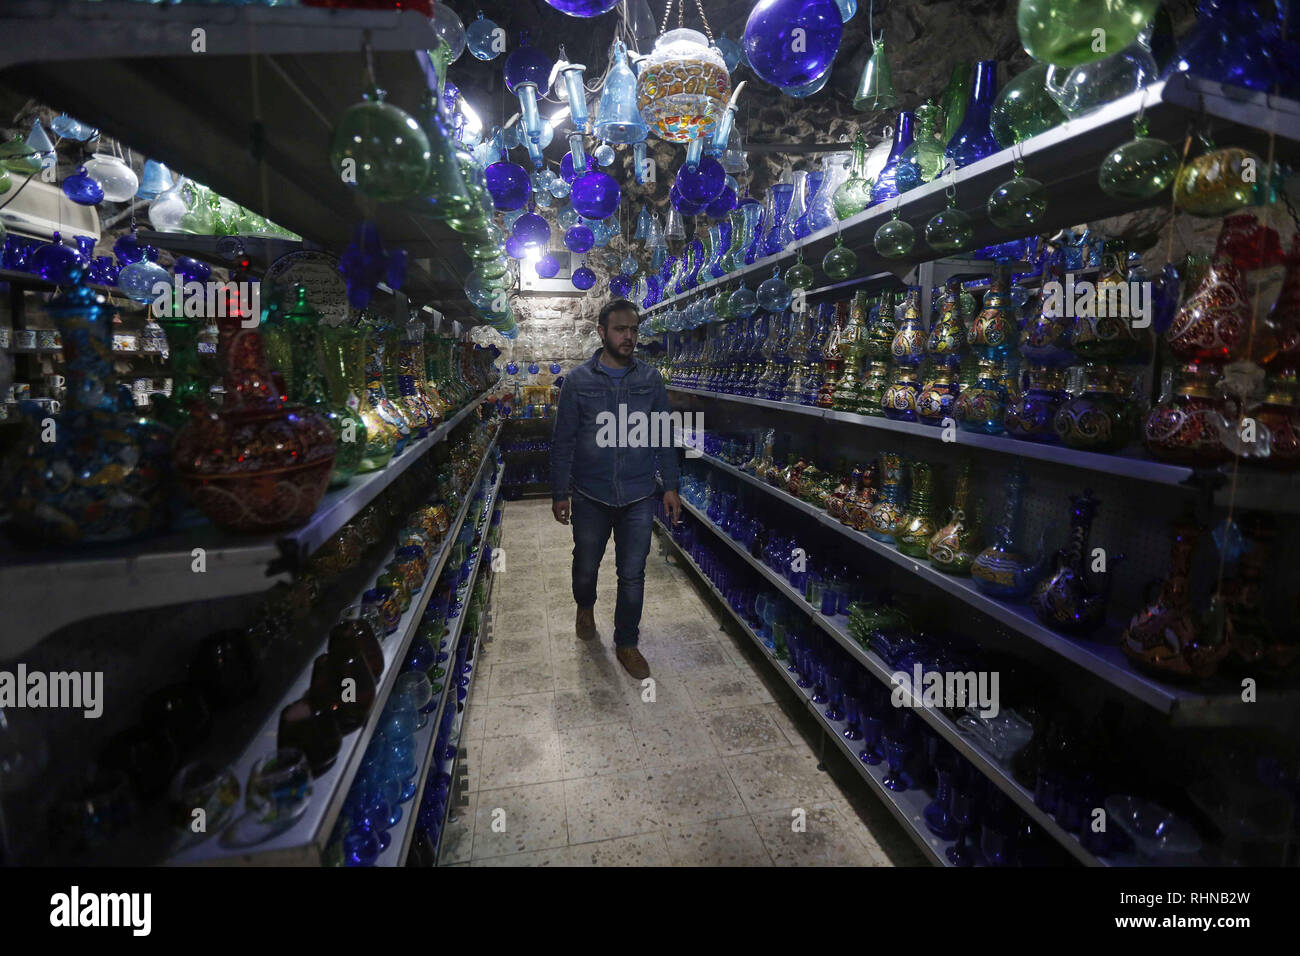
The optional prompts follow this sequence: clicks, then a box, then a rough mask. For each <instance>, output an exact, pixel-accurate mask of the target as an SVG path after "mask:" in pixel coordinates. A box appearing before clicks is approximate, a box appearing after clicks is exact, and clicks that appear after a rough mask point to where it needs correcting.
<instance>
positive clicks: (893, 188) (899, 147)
mask: <svg viewBox="0 0 1300 956" xmlns="http://www.w3.org/2000/svg"><path fill="white" fill-rule="evenodd" d="M913 118H914V117H913V115H912V114H911V113H910V112H902V113H899V114H898V125H897V126H896V127H895V128H894V140H893V144H892V145H891V146H890V150H889V157H888V158H887V159H886V160H885V165H884V166H883V167H882V168H881V170H880V172H879V173H877V174H876V181H875V185H873V186H872V187H871V203H872V205H875V204H876V203H878V202H884V201H885V200H886V199H893V198H894V197H895V196H897V195H898V185H897V182H896V179H897V175H898V163H899V161H900V160H901V159H902V158H903V152H904V150H906V149H907V148H908V147H909V146H911V145H912V142H913V135H914V128H913V125H912V123H913Z"/></svg>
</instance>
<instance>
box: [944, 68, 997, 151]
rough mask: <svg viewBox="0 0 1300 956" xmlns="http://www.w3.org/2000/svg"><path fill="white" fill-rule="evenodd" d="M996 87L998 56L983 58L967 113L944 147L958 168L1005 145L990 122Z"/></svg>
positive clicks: (967, 105)
mask: <svg viewBox="0 0 1300 956" xmlns="http://www.w3.org/2000/svg"><path fill="white" fill-rule="evenodd" d="M997 87H998V62H997V60H980V61H979V63H977V64H976V65H975V83H974V85H972V86H971V91H970V99H969V100H968V101H967V103H966V113H965V115H964V116H963V117H962V121H961V125H960V126H959V127H957V132H956V133H954V134H953V137H952V139H950V140H949V141H948V147H947V148H946V149H945V150H944V151H943V155H944V156H945V157H947V158H948V159H951V160H952V161H953V162H954V163H956V164H957V168H958V169H960V168H961V167H963V166H969V165H970V164H971V163H974V162H978V161H979V160H981V159H983V158H984V157H985V156H992V155H993V154H994V153H996V152H997V151H998V150H999V149H1001V148H1002V147H1000V146H999V145H998V141H997V140H996V139H994V138H993V130H992V128H991V127H990V125H989V120H990V118H991V117H992V111H993V101H994V100H995V99H996V98H997V95H998V89H997Z"/></svg>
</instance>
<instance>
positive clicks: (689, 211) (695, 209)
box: [668, 184, 708, 216]
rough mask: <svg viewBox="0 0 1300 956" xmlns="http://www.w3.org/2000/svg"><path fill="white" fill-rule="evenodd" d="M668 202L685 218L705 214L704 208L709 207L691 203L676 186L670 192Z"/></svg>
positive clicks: (703, 204) (704, 204)
mask: <svg viewBox="0 0 1300 956" xmlns="http://www.w3.org/2000/svg"><path fill="white" fill-rule="evenodd" d="M668 200H669V202H671V203H672V204H673V208H674V209H676V210H677V211H678V212H679V213H681V214H682V215H683V216H698V215H699V214H700V213H702V212H704V207H705V206H706V205H708V204H707V203H699V202H691V201H690V200H689V199H687V198H686V197H685V196H683V195H682V194H681V192H680V191H679V190H678V189H677V186H676V185H675V184H674V185H673V187H672V188H671V189H670V190H668Z"/></svg>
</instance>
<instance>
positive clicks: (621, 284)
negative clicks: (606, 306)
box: [609, 272, 632, 299]
mask: <svg viewBox="0 0 1300 956" xmlns="http://www.w3.org/2000/svg"><path fill="white" fill-rule="evenodd" d="M631 291H632V279H631V278H630V277H629V276H625V275H623V274H622V273H621V272H620V273H619V274H618V275H616V276H612V277H611V278H610V280H609V294H610V295H613V296H617V297H618V298H620V299H626V298H627V297H628V294H629V293H630V292H631Z"/></svg>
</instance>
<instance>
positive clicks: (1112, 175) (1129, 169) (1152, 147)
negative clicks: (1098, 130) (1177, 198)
mask: <svg viewBox="0 0 1300 956" xmlns="http://www.w3.org/2000/svg"><path fill="white" fill-rule="evenodd" d="M1177 173H1178V156H1177V154H1175V153H1174V150H1173V147H1171V146H1170V145H1169V144H1168V143H1166V142H1165V141H1164V140H1162V139H1155V138H1154V137H1151V136H1147V125H1146V122H1145V121H1144V120H1143V119H1141V118H1135V119H1134V120H1133V139H1131V140H1129V141H1128V142H1127V143H1124V144H1123V145H1121V146H1119V147H1117V148H1116V149H1115V151H1114V152H1112V153H1111V154H1110V155H1109V156H1107V157H1106V158H1105V159H1104V160H1102V163H1101V168H1100V169H1098V170H1097V185H1098V186H1100V187H1101V191H1102V192H1104V193H1105V194H1106V195H1108V196H1114V197H1115V198H1116V199H1129V200H1143V199H1150V198H1151V197H1152V196H1157V195H1159V194H1160V193H1162V192H1164V190H1166V189H1168V188H1169V186H1170V185H1171V184H1172V183H1173V181H1174V176H1175V175H1177Z"/></svg>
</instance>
